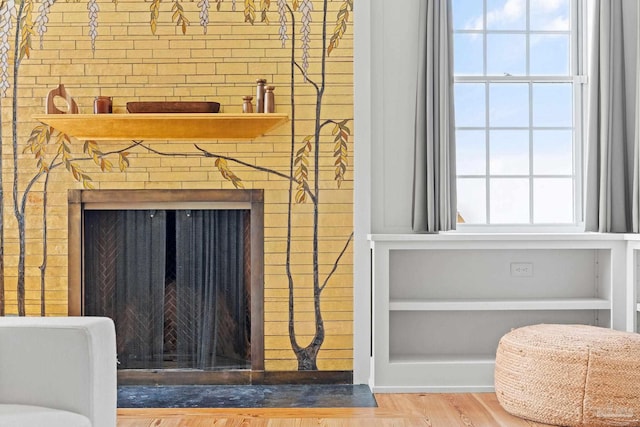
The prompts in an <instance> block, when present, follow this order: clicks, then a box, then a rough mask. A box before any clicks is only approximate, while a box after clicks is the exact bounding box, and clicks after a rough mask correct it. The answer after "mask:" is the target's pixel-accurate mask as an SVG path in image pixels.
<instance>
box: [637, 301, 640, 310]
mask: <svg viewBox="0 0 640 427" xmlns="http://www.w3.org/2000/svg"><path fill="white" fill-rule="evenodd" d="M636 311H640V302H639V303H638V304H637V306H636Z"/></svg>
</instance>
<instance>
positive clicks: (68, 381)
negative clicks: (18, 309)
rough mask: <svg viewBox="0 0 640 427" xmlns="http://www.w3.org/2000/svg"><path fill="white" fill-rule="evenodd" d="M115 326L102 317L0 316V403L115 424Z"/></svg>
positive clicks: (98, 425)
mask: <svg viewBox="0 0 640 427" xmlns="http://www.w3.org/2000/svg"><path fill="white" fill-rule="evenodd" d="M116 378H117V375H116V347H115V328H114V325H113V322H112V321H111V319H108V318H104V317H56V318H53V317H4V318H0V403H10V404H21V405H34V406H44V407H49V408H55V409H61V410H66V411H71V412H75V413H79V414H82V415H85V416H86V417H88V418H89V419H90V420H91V423H92V426H93V427H115V425H116V404H117V403H116V399H117V379H116Z"/></svg>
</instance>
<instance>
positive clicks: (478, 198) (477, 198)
mask: <svg viewBox="0 0 640 427" xmlns="http://www.w3.org/2000/svg"><path fill="white" fill-rule="evenodd" d="M485 183H486V181H485V179H484V178H458V188H457V192H458V215H460V216H461V217H462V219H463V220H464V223H466V224H486V222H487V211H486V208H487V198H486V191H487V190H486V186H485Z"/></svg>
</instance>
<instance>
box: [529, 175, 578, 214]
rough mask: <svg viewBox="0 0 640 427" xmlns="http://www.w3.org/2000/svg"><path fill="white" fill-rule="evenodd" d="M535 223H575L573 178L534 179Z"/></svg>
mask: <svg viewBox="0 0 640 427" xmlns="http://www.w3.org/2000/svg"><path fill="white" fill-rule="evenodd" d="M533 221H534V222H536V223H543V224H568V223H571V222H573V180H572V179H571V178H537V179H534V181H533Z"/></svg>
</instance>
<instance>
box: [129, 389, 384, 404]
mask: <svg viewBox="0 0 640 427" xmlns="http://www.w3.org/2000/svg"><path fill="white" fill-rule="evenodd" d="M376 406H378V405H377V403H376V400H375V398H374V397H373V394H372V393H371V390H370V389H369V387H368V386H366V385H240V386H230V385H180V386H120V387H118V408H356V407H376Z"/></svg>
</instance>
